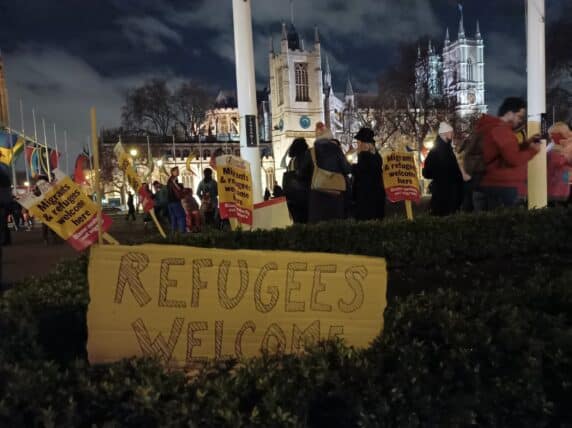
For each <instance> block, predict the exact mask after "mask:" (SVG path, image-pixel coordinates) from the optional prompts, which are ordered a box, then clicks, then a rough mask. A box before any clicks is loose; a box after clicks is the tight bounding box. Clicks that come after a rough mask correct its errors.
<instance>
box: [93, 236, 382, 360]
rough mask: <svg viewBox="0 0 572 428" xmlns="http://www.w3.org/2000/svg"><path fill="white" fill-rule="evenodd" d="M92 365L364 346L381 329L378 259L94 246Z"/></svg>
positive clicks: (166, 247)
mask: <svg viewBox="0 0 572 428" xmlns="http://www.w3.org/2000/svg"><path fill="white" fill-rule="evenodd" d="M89 289H90V305H89V310H88V316H87V318H88V331H89V341H88V353H89V360H90V361H91V362H92V363H105V362H111V361H116V360H118V359H121V358H126V357H132V356H155V357H157V358H159V359H160V360H161V361H162V362H163V363H164V364H166V365H168V366H172V367H186V366H192V365H193V364H195V363H197V362H202V361H204V360H206V359H215V360H222V359H226V358H243V357H251V356H256V355H260V354H261V352H263V351H267V352H269V353H298V352H301V351H302V350H303V348H304V346H305V345H307V344H309V343H313V342H316V341H317V340H319V339H328V338H333V337H336V336H340V337H342V338H344V339H345V340H346V342H347V343H348V344H350V345H354V346H356V347H365V346H367V345H368V344H369V343H370V342H371V341H372V340H373V339H374V338H375V337H376V336H377V335H379V334H380V332H381V331H382V328H383V311H384V309H385V306H386V289H387V270H386V264H385V260H384V259H381V258H373V257H364V256H352V255H346V254H343V255H342V254H339V255H338V254H322V253H295V252H286V251H251V250H221V249H205V248H193V247H180V246H167V245H142V246H101V247H95V248H94V249H93V250H92V252H91V256H90V264H89Z"/></svg>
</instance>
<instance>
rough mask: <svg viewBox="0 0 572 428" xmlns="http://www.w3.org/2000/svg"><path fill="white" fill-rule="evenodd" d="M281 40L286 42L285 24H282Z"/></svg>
mask: <svg viewBox="0 0 572 428" xmlns="http://www.w3.org/2000/svg"><path fill="white" fill-rule="evenodd" d="M282 40H288V32H287V31H286V23H285V22H282Z"/></svg>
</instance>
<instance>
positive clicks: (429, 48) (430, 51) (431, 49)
mask: <svg viewBox="0 0 572 428" xmlns="http://www.w3.org/2000/svg"><path fill="white" fill-rule="evenodd" d="M427 52H428V53H429V54H432V53H433V46H432V45H431V39H429V45H428V46H427Z"/></svg>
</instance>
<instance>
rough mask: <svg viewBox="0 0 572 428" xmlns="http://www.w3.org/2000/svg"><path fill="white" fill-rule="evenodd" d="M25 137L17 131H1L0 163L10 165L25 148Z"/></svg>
mask: <svg viewBox="0 0 572 428" xmlns="http://www.w3.org/2000/svg"><path fill="white" fill-rule="evenodd" d="M24 141H25V140H24V138H23V137H22V136H20V135H18V134H16V133H9V132H0V163H3V164H5V165H10V164H11V163H12V159H14V158H16V156H18V155H19V154H20V153H22V150H23V149H24Z"/></svg>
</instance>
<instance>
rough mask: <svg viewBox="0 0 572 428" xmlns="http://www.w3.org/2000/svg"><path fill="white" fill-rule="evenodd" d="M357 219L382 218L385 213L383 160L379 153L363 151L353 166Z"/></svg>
mask: <svg viewBox="0 0 572 428" xmlns="http://www.w3.org/2000/svg"><path fill="white" fill-rule="evenodd" d="M352 175H353V196H354V202H355V218H356V220H374V219H382V218H383V216H384V214H385V189H384V187H383V173H382V160H381V156H379V154H378V153H371V152H361V153H359V154H358V161H357V164H355V165H353V166H352Z"/></svg>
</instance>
